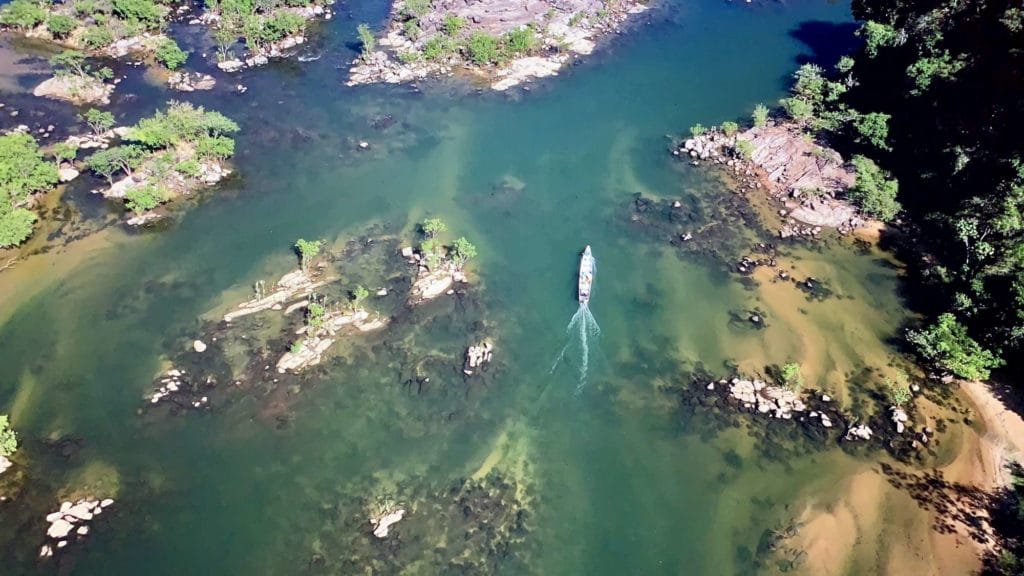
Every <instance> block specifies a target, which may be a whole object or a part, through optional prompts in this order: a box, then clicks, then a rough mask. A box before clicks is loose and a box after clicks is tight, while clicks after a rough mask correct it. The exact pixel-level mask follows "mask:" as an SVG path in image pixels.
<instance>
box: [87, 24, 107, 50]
mask: <svg viewBox="0 0 1024 576" xmlns="http://www.w3.org/2000/svg"><path fill="white" fill-rule="evenodd" d="M82 43H83V44H85V46H86V48H89V49H90V50H99V49H100V48H103V47H106V46H109V45H111V44H113V43H114V33H113V32H111V31H110V28H108V27H106V26H90V27H88V28H86V29H85V32H83V33H82Z"/></svg>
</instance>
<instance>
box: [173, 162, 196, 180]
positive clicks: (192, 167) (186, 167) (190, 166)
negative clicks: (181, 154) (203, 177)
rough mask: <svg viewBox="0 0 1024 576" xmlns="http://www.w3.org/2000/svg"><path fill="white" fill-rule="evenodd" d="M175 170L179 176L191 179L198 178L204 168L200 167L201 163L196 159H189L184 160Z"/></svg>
mask: <svg viewBox="0 0 1024 576" xmlns="http://www.w3.org/2000/svg"><path fill="white" fill-rule="evenodd" d="M174 170H175V171H176V172H178V173H179V174H182V175H184V176H188V177H189V178H198V177H199V174H200V173H201V172H202V167H201V166H200V165H199V161H198V160H196V159H195V158H189V159H188V160H182V161H181V162H178V163H177V164H176V165H175V166H174Z"/></svg>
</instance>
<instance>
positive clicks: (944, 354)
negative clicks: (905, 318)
mask: <svg viewBox="0 0 1024 576" xmlns="http://www.w3.org/2000/svg"><path fill="white" fill-rule="evenodd" d="M907 340H909V341H910V343H911V344H913V345H914V346H915V347H916V348H917V352H918V353H919V354H921V356H923V357H924V358H925V359H926V360H928V361H930V362H933V363H935V365H937V366H939V367H940V368H942V369H944V370H948V371H949V372H952V373H953V374H955V375H957V376H959V377H961V378H967V379H970V380H985V379H986V378H988V377H989V370H991V369H992V368H998V367H999V366H1002V365H1003V361H1002V360H1001V359H1000V358H998V357H997V356H996V355H995V354H993V353H992V352H990V351H988V350H986V349H984V348H982V347H981V345H980V344H978V343H977V342H975V341H974V339H973V338H971V337H970V336H969V335H968V334H967V328H965V327H964V326H963V325H962V324H960V323H959V322H958V321H957V319H956V317H955V316H953V315H952V314H950V313H949V312H947V313H945V314H942V315H941V316H939V318H938V320H936V322H935V323H934V324H932V325H931V326H929V327H928V328H926V329H924V330H910V331H908V332H907Z"/></svg>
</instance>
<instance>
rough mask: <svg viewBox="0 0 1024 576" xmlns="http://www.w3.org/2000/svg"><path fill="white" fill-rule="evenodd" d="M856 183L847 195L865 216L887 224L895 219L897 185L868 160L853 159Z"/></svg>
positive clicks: (857, 157)
mask: <svg viewBox="0 0 1024 576" xmlns="http://www.w3.org/2000/svg"><path fill="white" fill-rule="evenodd" d="M852 163H853V167H854V170H856V172H857V181H856V183H855V184H854V185H853V187H852V188H850V189H849V191H848V192H847V194H848V195H849V197H850V199H851V200H853V201H854V202H856V203H857V204H858V205H859V206H860V208H861V210H863V211H864V212H865V213H866V214H868V215H870V216H872V217H874V218H878V219H879V220H882V221H883V222H887V221H889V220H892V219H893V218H895V217H896V214H897V213H899V211H900V208H901V206H900V203H899V202H898V201H897V200H896V194H897V192H898V191H899V183H898V182H896V180H894V179H891V178H890V177H889V174H888V173H887V172H885V171H883V170H882V169H881V168H879V167H878V165H877V164H875V162H874V161H873V160H871V159H870V158H866V157H864V156H854V157H853V161H852Z"/></svg>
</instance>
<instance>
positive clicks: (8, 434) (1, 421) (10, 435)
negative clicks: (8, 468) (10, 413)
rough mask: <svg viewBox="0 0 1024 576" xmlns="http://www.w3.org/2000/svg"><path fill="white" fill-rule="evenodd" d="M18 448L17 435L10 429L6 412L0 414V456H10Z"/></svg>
mask: <svg viewBox="0 0 1024 576" xmlns="http://www.w3.org/2000/svg"><path fill="white" fill-rule="evenodd" d="M17 450H18V436H17V434H15V433H14V430H12V429H11V421H10V419H9V418H8V417H7V415H6V414H0V456H10V455H11V454H14V453H15V452H16V451H17Z"/></svg>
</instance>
